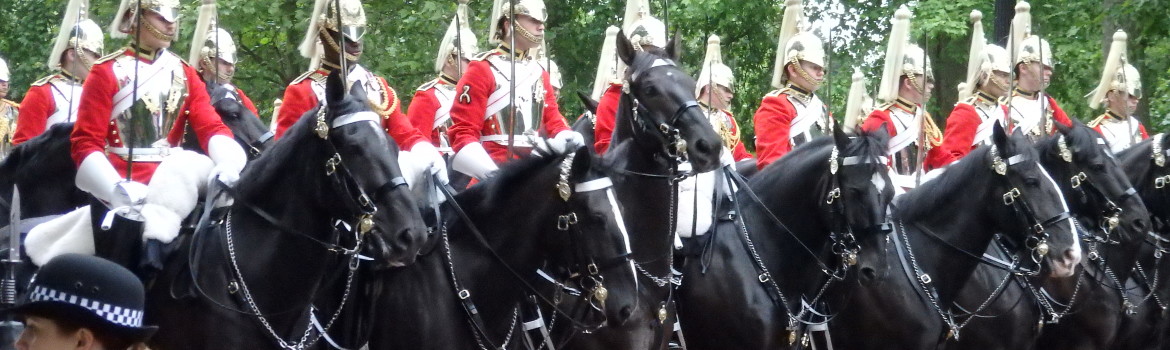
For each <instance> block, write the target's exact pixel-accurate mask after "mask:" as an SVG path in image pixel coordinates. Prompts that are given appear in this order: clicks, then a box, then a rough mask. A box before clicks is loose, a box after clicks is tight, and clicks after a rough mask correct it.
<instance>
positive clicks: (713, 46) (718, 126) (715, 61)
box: [695, 35, 752, 162]
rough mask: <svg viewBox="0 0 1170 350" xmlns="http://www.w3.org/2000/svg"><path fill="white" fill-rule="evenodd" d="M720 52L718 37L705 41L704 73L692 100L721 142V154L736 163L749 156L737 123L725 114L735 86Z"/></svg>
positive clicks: (729, 115)
mask: <svg viewBox="0 0 1170 350" xmlns="http://www.w3.org/2000/svg"><path fill="white" fill-rule="evenodd" d="M721 51H722V50H721V48H720V40H719V36H717V35H712V36H711V37H710V38H707V55H706V57H704V58H703V70H702V71H700V73H699V79H698V81H697V82H696V85H695V96H696V97H697V98H698V100H699V106H701V107H702V108H703V112H704V113H705V114H706V115H707V119H708V121H710V122H711V126H712V127H714V128H715V133H716V134H718V135H719V137H720V138H721V139H723V146H724V147H726V148H725V149H724V150H723V152H724V153H725V154H728V155H730V156H731V157H732V158H733V159H734V160H735V161H737V162H738V161H741V160H745V159H751V158H752V154H751V153H748V151H747V149H746V148H744V146H743V142H741V141H740V136H739V135H740V134H739V123H737V122H736V121H735V117H734V116H733V115H732V114H731V111H730V110H728V109H729V108H730V107H731V99H732V97H734V96H735V91H734V90H733V88H732V85H734V84H735V73H733V72H732V71H731V67H728V66H727V65H725V64H723V54H722V52H721Z"/></svg>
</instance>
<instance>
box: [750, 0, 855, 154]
mask: <svg viewBox="0 0 1170 350" xmlns="http://www.w3.org/2000/svg"><path fill="white" fill-rule="evenodd" d="M803 12H804V5H802V4H801V0H788V1H787V3H786V4H785V8H784V21H783V22H782V23H781V24H780V40H779V42H778V43H777V47H776V66H775V69H774V71H773V73H772V87H775V88H777V89H778V90H773V91H772V92H770V93H768V95H766V96H764V100H763V101H762V102H760V108H759V109H757V110H756V114H755V116H753V117H752V118H753V119H754V120H755V125H756V154H757V155H758V156H759V161H758V163H757V164H756V166H757V167H759V168H760V169H763V168H764V167H765V166H767V165H768V164H771V163H772V162H775V161H776V160H777V159H780V157H781V156H783V155H784V154H786V153H788V152H789V151H791V150H792V148H793V147H796V146H799V145H801V144H803V143H805V142H808V141H810V140H812V139H813V138H815V137H817V136H820V135H825V134H828V133H830V132H832V130H833V124H834V122H835V121H834V120H833V116H831V115H829V110H828V107H826V106H825V103H824V102H821V98H820V97H819V96H817V95H816V91H817V89H819V88H820V87H821V86H822V85H823V84H824V81H825V68H824V67H825V50H824V47H823V45H822V44H821V39H820V38H817V36H816V35H814V34H813V33H812V32H809V31H804V30H801V28H800V27H801V22H803V21H804V13H803Z"/></svg>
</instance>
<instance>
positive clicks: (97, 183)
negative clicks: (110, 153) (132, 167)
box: [75, 152, 123, 203]
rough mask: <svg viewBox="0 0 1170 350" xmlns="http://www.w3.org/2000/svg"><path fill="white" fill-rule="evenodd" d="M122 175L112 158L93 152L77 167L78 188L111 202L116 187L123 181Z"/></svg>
mask: <svg viewBox="0 0 1170 350" xmlns="http://www.w3.org/2000/svg"><path fill="white" fill-rule="evenodd" d="M122 180H123V179H122V176H121V175H118V171H117V170H114V166H113V165H111V164H110V160H109V159H108V158H106V156H105V155H103V154H102V153H101V152H93V153H90V154H89V155H88V156H85V159H83V160H82V161H81V165H80V166H78V167H77V178H76V180H75V181H76V183H77V188H80V189H81V190H82V191H85V192H89V193H90V194H92V195H93V196H94V197H97V199H100V200H102V201H103V202H106V203H109V202H110V200H111V199H112V198H113V197H114V187H116V186H117V185H118V182H121V181H122Z"/></svg>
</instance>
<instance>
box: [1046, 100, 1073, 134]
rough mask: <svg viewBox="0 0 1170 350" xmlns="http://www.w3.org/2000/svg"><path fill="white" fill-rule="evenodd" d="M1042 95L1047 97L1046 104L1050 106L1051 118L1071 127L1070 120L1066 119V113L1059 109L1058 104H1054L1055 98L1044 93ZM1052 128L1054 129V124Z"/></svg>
mask: <svg viewBox="0 0 1170 350" xmlns="http://www.w3.org/2000/svg"><path fill="white" fill-rule="evenodd" d="M1044 97H1047V98H1048V104H1049V105H1050V106H1052V119H1055V120H1056V121H1058V122H1060V123H1061V124H1064V126H1070V127H1071V126H1072V120H1070V119H1068V114H1065V113H1064V110H1063V109H1060V105H1058V104H1056V99H1054V98H1052V96H1047V95H1045V96H1044ZM1053 128H1054V129H1053V130H1052V131H1056V129H1055V126H1054V127H1053Z"/></svg>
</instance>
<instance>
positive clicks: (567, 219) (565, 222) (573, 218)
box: [557, 213, 577, 231]
mask: <svg viewBox="0 0 1170 350" xmlns="http://www.w3.org/2000/svg"><path fill="white" fill-rule="evenodd" d="M576 224H577V213H568V214H565V215H561V216H558V217H557V229H558V230H561V231H568V230H569V226H572V225H576Z"/></svg>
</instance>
